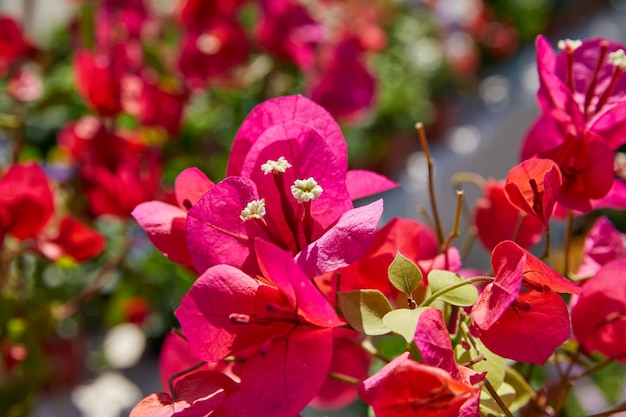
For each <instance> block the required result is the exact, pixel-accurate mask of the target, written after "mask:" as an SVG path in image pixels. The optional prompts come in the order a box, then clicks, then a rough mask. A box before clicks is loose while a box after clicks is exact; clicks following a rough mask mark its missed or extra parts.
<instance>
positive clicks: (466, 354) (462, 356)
mask: <svg viewBox="0 0 626 417" xmlns="http://www.w3.org/2000/svg"><path fill="white" fill-rule="evenodd" d="M476 345H477V347H478V350H476V349H474V348H473V347H472V348H470V350H465V348H464V347H463V346H462V345H461V344H458V345H456V347H455V350H456V354H457V355H456V356H457V358H458V362H459V363H465V362H470V361H472V360H474V359H476V358H477V357H478V356H479V355H480V354H482V355H483V360H481V361H480V362H476V363H475V364H473V365H472V369H473V370H475V371H477V372H487V376H486V378H487V379H488V380H489V382H490V383H491V385H492V386H493V387H494V388H495V389H496V390H497V389H498V388H500V385H502V383H503V382H504V375H505V371H506V366H505V365H504V359H502V358H501V357H500V356H498V355H496V354H495V353H493V352H491V351H490V350H489V349H487V348H486V347H485V345H483V343H482V342H481V341H480V340H478V339H477V340H476Z"/></svg>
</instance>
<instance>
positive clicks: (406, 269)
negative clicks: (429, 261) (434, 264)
mask: <svg viewBox="0 0 626 417" xmlns="http://www.w3.org/2000/svg"><path fill="white" fill-rule="evenodd" d="M387 273H388V275H389V281H391V284H392V285H393V286H394V287H396V288H397V289H398V291H402V292H403V293H405V294H406V295H408V296H409V297H411V294H412V293H413V291H415V289H416V288H417V286H418V285H420V282H422V271H420V269H419V268H418V267H417V265H415V263H414V262H413V261H411V260H410V259H408V258H407V257H406V256H404V255H402V254H401V253H400V252H397V253H396V257H395V258H394V260H393V262H391V265H389V269H388V270H387Z"/></svg>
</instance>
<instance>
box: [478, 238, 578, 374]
mask: <svg viewBox="0 0 626 417" xmlns="http://www.w3.org/2000/svg"><path fill="white" fill-rule="evenodd" d="M491 265H492V267H493V271H494V273H495V275H496V278H495V281H494V282H492V283H490V284H488V285H487V286H486V287H485V289H484V290H483V292H482V294H481V295H480V297H479V299H478V301H477V302H476V304H474V307H473V308H472V313H471V315H472V324H473V327H474V330H475V331H476V333H477V335H478V337H479V338H480V340H481V341H482V342H483V343H484V344H485V346H487V348H488V349H489V350H490V351H492V352H494V353H496V354H498V355H500V356H502V357H505V358H509V359H513V360H516V361H520V362H530V363H536V364H539V365H543V364H544V363H545V362H546V361H547V360H548V358H549V357H550V355H552V352H554V349H556V348H557V347H558V346H560V345H561V344H562V343H563V342H565V341H566V340H567V338H568V337H569V334H570V322H569V314H568V311H567V306H566V305H565V301H563V299H562V298H561V297H560V296H559V295H558V294H557V292H561V293H563V292H565V293H570V294H579V293H580V288H578V287H577V286H576V285H574V284H573V283H572V282H570V281H568V280H566V279H565V278H563V277H562V276H560V275H559V274H557V273H556V272H555V271H553V270H552V269H550V268H549V267H548V266H546V265H545V264H544V263H543V262H542V261H541V260H539V259H538V258H536V257H535V256H533V255H531V254H530V253H528V252H527V251H525V250H524V249H522V248H521V247H519V246H518V245H516V244H515V243H514V242H512V241H504V242H502V243H500V244H498V245H497V246H496V247H495V248H494V249H493V252H492V256H491Z"/></svg>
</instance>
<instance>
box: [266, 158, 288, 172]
mask: <svg viewBox="0 0 626 417" xmlns="http://www.w3.org/2000/svg"><path fill="white" fill-rule="evenodd" d="M288 168H291V164H290V163H289V161H287V160H286V159H285V157H284V156H281V157H280V158H278V160H276V161H272V160H271V159H268V160H267V162H266V163H264V164H263V165H261V170H262V171H263V173H264V174H265V175H267V174H270V173H271V174H278V173H284V172H285V171H286V170H287V169H288Z"/></svg>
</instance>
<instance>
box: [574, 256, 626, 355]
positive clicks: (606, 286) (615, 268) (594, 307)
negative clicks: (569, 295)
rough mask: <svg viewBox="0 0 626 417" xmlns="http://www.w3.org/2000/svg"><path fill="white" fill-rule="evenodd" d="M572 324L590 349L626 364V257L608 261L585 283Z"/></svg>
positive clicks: (583, 343)
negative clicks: (625, 337)
mask: <svg viewBox="0 0 626 417" xmlns="http://www.w3.org/2000/svg"><path fill="white" fill-rule="evenodd" d="M572 327H573V330H574V335H575V336H576V339H577V340H578V341H579V342H580V343H581V344H582V345H583V346H584V348H585V349H586V350H587V351H589V352H594V351H597V352H600V353H601V354H603V355H604V356H606V357H608V358H611V359H619V361H620V362H622V363H626V339H624V334H625V332H626V260H624V259H620V260H615V261H611V262H609V263H607V264H605V265H604V266H603V267H602V268H601V269H600V270H599V271H598V273H597V274H596V275H595V276H594V277H592V278H591V279H590V280H589V281H587V282H586V283H585V284H584V285H583V287H582V293H581V296H580V299H579V300H578V302H577V303H576V304H575V305H574V307H573V308H572Z"/></svg>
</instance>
